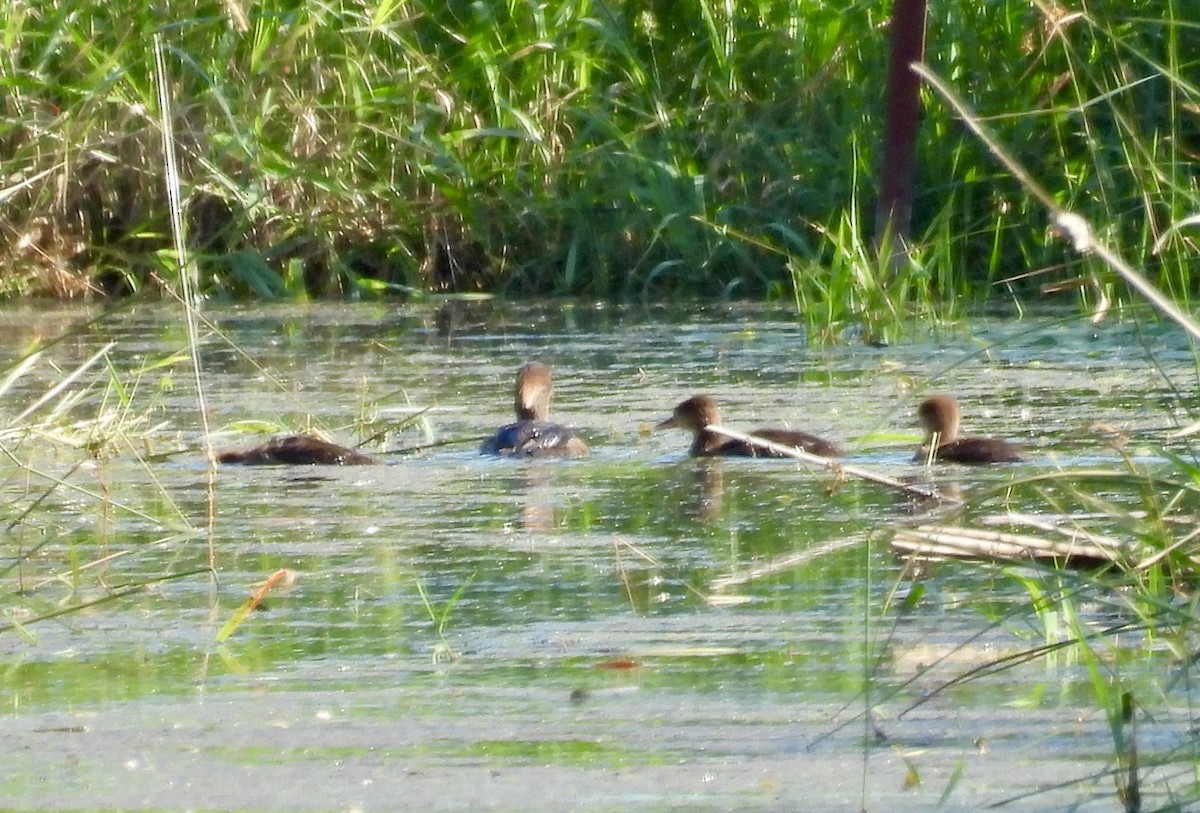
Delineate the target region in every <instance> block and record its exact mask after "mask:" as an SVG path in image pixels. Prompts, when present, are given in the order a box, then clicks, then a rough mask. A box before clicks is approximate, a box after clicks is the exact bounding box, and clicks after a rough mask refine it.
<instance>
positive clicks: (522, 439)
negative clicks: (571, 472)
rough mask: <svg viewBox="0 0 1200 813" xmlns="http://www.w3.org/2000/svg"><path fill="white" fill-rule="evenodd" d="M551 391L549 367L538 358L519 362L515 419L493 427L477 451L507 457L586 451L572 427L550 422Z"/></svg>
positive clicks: (574, 455)
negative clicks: (521, 363) (491, 432)
mask: <svg viewBox="0 0 1200 813" xmlns="http://www.w3.org/2000/svg"><path fill="white" fill-rule="evenodd" d="M553 392H554V386H553V384H552V382H551V379H550V368H549V367H547V366H546V365H545V364H542V363H541V362H540V361H530V362H526V363H525V364H523V365H521V369H519V370H517V385H516V388H515V395H514V398H513V407H514V409H515V411H516V413H517V420H516V422H515V423H510V424H506V425H505V426H501V427H500V428H499V429H497V430H496V434H494V435H492V436H491V437H490V438H488V439H487V440H485V441H484V442H483V445H482V446H480V447H479V451H480V452H481V453H482V454H495V455H506V456H511V457H580V456H582V455H585V454H587V453H588V447H587V444H586V443H584V442H583V441H582V440H581V439H580V438H579V437H578V436H577V435H576V434H575V432H574V430H572V429H570V428H569V427H566V426H563V425H561V424H557V423H551V422H550V396H551V395H552V394H553Z"/></svg>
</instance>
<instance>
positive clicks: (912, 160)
mask: <svg viewBox="0 0 1200 813" xmlns="http://www.w3.org/2000/svg"><path fill="white" fill-rule="evenodd" d="M925 14H926V0H894V2H893V4H892V20H891V38H892V42H891V45H892V53H891V59H890V61H889V63H888V78H887V98H886V99H885V101H884V104H885V108H884V114H883V158H882V164H881V166H880V176H881V177H880V184H879V204H878V207H877V208H876V210H875V251H876V253H877V254H878V253H879V252H880V251H888V252H890V255H891V257H890V262H889V263H888V267H889V268H892V269H894V268H896V266H897V264H898V263H900V262H901V261H903V260H904V259H905V258H906V257H907V256H908V244H909V238H910V237H911V236H912V207H913V182H914V179H915V177H916V152H917V127H918V125H919V124H920V120H921V97H920V90H921V80H920V78H919V77H918V76H917V75H916V74H915V73H913V72H912V70H911V69H910V67H909V66H910V65H912V63H914V62H921V61H923V60H924V58H925ZM889 231H890V234H891V242H890V245H888V246H885V245H883V241H884V236H885V235H887V234H888V233H889Z"/></svg>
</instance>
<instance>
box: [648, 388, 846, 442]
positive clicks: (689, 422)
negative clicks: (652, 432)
mask: <svg viewBox="0 0 1200 813" xmlns="http://www.w3.org/2000/svg"><path fill="white" fill-rule="evenodd" d="M720 425H721V409H720V407H718V406H717V402H716V401H715V400H713V399H712V398H710V397H709V396H707V395H694V396H692V397H691V398H689V399H687V400H686V401H684V402H682V403H680V404H679V405H678V406H676V407H675V410H674V411H673V412H672V413H671V417H669V418H667V419H666V420H665V421H663V422H662V423H660V424H658V425H657V426H656V427H655V429H670V428H673V427H674V428H679V429H686V430H688V431H689V432H691V433H692V445H691V448H690V449H689V450H688V452H689V454H691V455H692V456H693V457H783V456H784V455H780V454H777V453H776V452H773V451H771V450H770V449H763V448H761V447H758V446H754V445H752V444H749V443H746V442H745V441H741V440H734V439H733V438H727V437H724V436H722V435H718V434H717V433H716V432H712V431H709V429H708V427H710V426H720ZM750 434H752V435H754V436H755V437H760V438H763V439H764V440H770V441H774V442H775V443H779V444H782V445H784V446H794V447H796V448H798V449H802V450H803V451H806V452H808V453H810V454H815V455H820V456H822V457H840V456H841V455H842V454H844V452H843V450H842V448H841V447H840V446H838V445H837V444H836V443H831V442H830V441H827V440H824V439H822V438H819V437H817V436H815V435H810V434H808V433H807V432H796V431H794V430H791V429H772V428H769V427H764V428H761V429H755V430H754V431H753V432H751V433H750Z"/></svg>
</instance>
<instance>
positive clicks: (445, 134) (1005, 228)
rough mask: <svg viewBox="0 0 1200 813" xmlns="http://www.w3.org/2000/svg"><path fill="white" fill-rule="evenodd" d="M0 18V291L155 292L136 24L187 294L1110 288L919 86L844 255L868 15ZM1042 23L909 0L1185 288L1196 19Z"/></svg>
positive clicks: (657, 7) (193, 8) (757, 5)
mask: <svg viewBox="0 0 1200 813" xmlns="http://www.w3.org/2000/svg"><path fill="white" fill-rule="evenodd" d="M0 7H2V9H3V13H4V17H5V20H6V28H5V33H4V36H5V40H6V41H5V43H4V45H5V52H6V54H7V57H6V59H5V60H4V62H3V64H2V65H0V91H2V95H3V99H4V105H3V106H2V107H0V169H2V170H3V177H4V178H5V181H4V185H3V187H2V188H0V222H3V223H4V224H5V225H6V226H7V228H6V229H5V230H4V232H3V237H2V238H0V259H2V260H3V268H4V269H5V271H4V273H3V276H2V277H0V291H3V292H5V293H7V294H9V295H12V294H16V293H33V292H38V293H51V294H56V295H59V296H71V295H79V294H80V293H82V292H85V291H87V290H89V289H98V290H105V291H123V290H144V289H147V288H150V289H153V288H157V287H160V286H164V285H166V286H170V285H173V282H174V279H175V276H176V274H177V266H178V263H177V261H176V254H175V252H174V250H173V249H172V246H171V241H170V239H169V234H170V223H169V217H168V213H167V210H168V207H167V206H166V194H165V188H166V184H165V179H164V169H163V167H164V159H163V157H162V152H163V151H162V140H161V136H160V134H159V126H160V125H159V117H158V112H157V111H158V108H159V104H158V100H157V94H156V90H155V86H154V85H155V83H154V81H153V77H154V76H155V70H154V57H153V49H152V46H151V43H152V41H153V37H154V36H155V35H159V36H160V37H161V38H162V41H163V43H164V44H165V46H166V68H167V73H168V74H169V77H170V80H169V91H170V95H171V104H172V109H171V111H170V114H171V118H170V120H171V122H172V129H173V130H174V138H175V143H176V145H177V152H178V156H179V157H178V160H179V163H180V168H181V184H182V192H183V199H184V204H185V207H186V209H187V215H188V217H187V220H188V232H189V234H188V240H189V245H190V248H191V250H192V251H193V252H194V254H195V258H196V261H197V263H198V266H199V268H200V269H201V277H202V284H203V286H204V288H205V290H206V291H207V292H209V293H210V294H213V295H218V296H227V297H245V296H253V297H293V298H296V297H303V296H306V295H309V294H312V295H317V296H321V295H338V296H350V297H363V296H378V295H383V294H388V293H409V294H412V293H421V292H433V291H442V290H458V291H467V290H487V291H493V292H498V293H501V294H505V295H508V296H524V295H530V294H558V295H587V296H597V297H611V298H626V299H628V298H651V299H658V298H663V297H675V296H689V297H695V296H699V297H712V296H778V297H781V298H792V297H793V296H795V297H797V298H798V299H800V300H803V301H804V302H806V303H808V304H809V305H811V306H812V307H813V308H815V310H816V311H829V313H828V315H827V316H825V317H823V319H824V321H825V323H826V324H834V323H839V322H848V321H851V322H852V321H855V320H858V319H861V316H860V315H859V314H860V313H861V309H862V308H863V307H868V308H869V307H872V306H871V305H870V304H869V303H871V302H872V299H873V297H874V296H875V293H874V292H875V291H880V290H882V291H883V292H884V293H886V295H887V300H888V301H887V304H886V309H888V310H893V311H895V312H897V313H899V312H904V311H905V310H906V309H907V308H908V307H909V306H912V305H914V304H915V305H916V306H917V311H918V312H926V313H928V312H929V311H932V310H934V309H935V305H934V302H935V301H936V300H943V301H945V300H949V299H950V298H952V297H953V296H954V295H959V294H963V293H966V294H969V295H971V296H974V297H983V296H988V295H991V294H994V293H995V292H996V287H995V286H996V285H998V284H1000V283H1001V281H1003V280H1014V279H1017V278H1018V277H1022V276H1023V275H1026V274H1029V273H1031V272H1038V271H1039V270H1046V269H1051V270H1049V271H1047V273H1046V274H1045V275H1044V276H1042V277H1040V278H1035V282H1040V281H1043V280H1048V279H1061V278H1062V277H1064V276H1067V277H1071V276H1079V277H1082V278H1084V279H1085V280H1089V285H1091V283H1090V280H1091V279H1092V278H1093V277H1094V278H1095V284H1094V285H1091V287H1086V288H1084V289H1083V290H1084V291H1085V293H1086V295H1087V296H1089V297H1091V296H1093V295H1094V292H1096V291H1101V290H1103V289H1104V288H1105V287H1109V288H1114V286H1113V283H1112V281H1111V278H1109V277H1108V276H1107V275H1106V272H1105V271H1104V270H1103V269H1097V268H1095V267H1094V266H1093V264H1092V263H1091V261H1089V260H1088V259H1086V258H1085V259H1076V258H1073V257H1071V256H1070V255H1069V254H1068V253H1067V252H1066V251H1065V250H1064V248H1063V247H1061V246H1058V245H1055V244H1054V243H1053V242H1052V241H1047V240H1046V239H1045V218H1044V214H1043V213H1042V212H1041V211H1039V210H1038V208H1037V207H1036V205H1035V204H1032V203H1031V202H1030V201H1029V199H1028V196H1027V195H1025V193H1024V192H1023V190H1022V189H1021V188H1020V187H1019V186H1018V185H1017V184H1015V183H1014V182H1013V181H1012V179H1010V178H1008V177H1006V176H1005V175H1004V174H1002V173H1001V172H1000V171H999V170H998V169H997V166H996V164H995V163H994V162H992V161H991V160H990V158H989V157H988V155H987V153H986V150H985V149H984V148H983V147H982V146H981V145H980V144H978V143H977V142H976V141H975V140H974V139H972V138H971V137H970V136H969V134H967V133H966V132H965V130H964V128H963V127H962V126H961V125H960V124H959V123H958V122H957V121H956V120H955V119H954V117H953V115H952V114H951V113H950V111H949V110H948V108H947V107H946V106H945V105H944V104H941V103H939V102H938V101H937V100H936V99H934V98H932V97H927V98H926V119H925V122H924V126H923V130H922V133H921V142H920V144H921V146H920V156H919V159H918V166H919V178H918V183H919V195H918V199H917V201H916V206H915V217H916V223H915V228H914V234H915V235H917V236H918V237H917V246H916V255H917V256H918V258H919V263H918V265H919V268H917V269H915V270H914V271H913V272H912V273H911V276H910V277H907V278H905V279H904V280H902V283H903V284H902V285H901V286H900V288H899V291H898V292H897V291H896V290H893V287H892V285H891V282H892V281H891V280H888V279H879V278H878V276H877V275H874V272H873V271H872V269H871V268H870V267H869V263H866V262H865V261H864V259H863V257H862V256H860V255H861V247H860V246H859V245H858V244H859V243H860V242H861V239H862V236H861V233H860V232H861V229H860V228H859V225H858V224H861V223H869V222H870V221H871V220H872V218H871V217H869V216H868V214H869V207H870V206H871V202H872V200H873V197H874V188H873V183H874V180H873V179H874V177H875V164H876V159H877V151H878V150H877V141H878V137H879V111H880V110H881V108H882V105H881V93H882V86H883V78H884V77H883V64H884V62H885V54H886V26H885V25H884V23H885V20H884V19H883V18H882V17H880V16H879V15H880V12H879V11H877V10H876V9H874V8H873V7H871V6H868V5H864V4H854V3H848V2H847V3H840V4H827V5H821V6H813V5H812V4H808V3H801V2H799V0H791V2H785V3H766V2H761V1H760V2H749V3H744V4H741V5H740V6H739V7H738V10H737V14H736V15H734V16H732V17H730V16H729V15H728V14H727V11H726V7H725V6H724V5H721V4H717V3H713V2H702V3H699V4H695V5H692V6H682V7H681V6H678V5H677V4H663V3H661V2H650V3H640V4H634V3H628V2H589V1H588V0H553V1H552V2H548V3H544V4H539V5H533V4H526V3H515V2H510V3H507V4H499V5H497V4H469V3H465V2H451V3H429V2H425V1H424V0H416V2H412V3H407V4H399V3H382V4H366V3H359V2H347V3H343V4H337V5H335V6H331V5H324V4H303V5H300V6H295V5H293V4H286V3H267V4H255V5H253V6H240V5H239V4H237V3H226V4H206V3H195V2H193V3H183V4H175V5H173V6H172V8H171V12H172V18H171V19H170V20H164V19H162V17H161V16H160V15H158V14H156V13H155V12H154V11H153V10H151V9H149V8H147V7H144V6H141V5H135V4H130V3H125V2H120V0H118V2H114V3H109V4H104V5H97V4H90V3H89V4H85V3H79V2H70V1H69V0H68V1H67V2H62V3H57V4H52V5H51V6H48V7H39V9H38V10H37V12H36V13H34V12H33V11H32V10H31V7H29V6H28V5H27V4H20V3H11V2H8V3H3V4H2V5H0ZM236 9H240V11H241V14H242V15H244V17H242V16H241V15H239V14H237V13H235V12H234V10H236ZM1048 13H1049V12H1047V13H1046V14H1048ZM1046 14H1043V12H1042V11H1040V10H1039V9H1038V8H1037V7H1035V6H1032V5H1031V4H1028V3H1026V2H1016V0H1007V1H1006V2H1000V3H989V4H986V6H984V7H980V8H975V7H971V8H967V7H960V6H956V7H953V8H944V9H943V8H938V9H936V10H935V16H934V17H932V18H931V19H930V32H929V53H928V61H929V62H930V64H931V66H932V67H933V68H934V70H935V71H937V72H938V73H939V75H941V76H943V77H945V78H946V79H947V81H948V82H949V83H950V84H951V85H952V86H953V87H954V88H956V89H957V91H958V92H960V93H961V94H962V95H964V97H965V98H966V99H967V100H968V102H969V103H970V104H971V105H972V107H973V108H974V109H975V110H977V111H978V112H979V113H980V114H981V115H983V116H985V117H990V118H991V124H992V126H993V128H994V129H995V130H996V131H997V134H998V137H999V138H1000V139H1001V140H1002V141H1003V142H1004V143H1005V144H1006V145H1007V146H1008V147H1009V148H1010V149H1011V150H1013V152H1014V153H1015V155H1016V157H1017V158H1018V159H1019V160H1021V161H1022V162H1023V163H1025V164H1026V165H1029V166H1031V167H1032V168H1033V172H1034V174H1035V175H1036V176H1037V177H1038V178H1039V179H1040V180H1041V181H1042V182H1043V183H1044V184H1045V185H1047V187H1048V188H1050V189H1051V190H1053V191H1054V194H1055V195H1056V196H1057V197H1058V199H1059V202H1060V203H1061V204H1062V205H1064V206H1067V207H1069V208H1073V209H1079V210H1081V213H1082V214H1084V215H1085V216H1087V217H1089V219H1090V220H1092V221H1093V222H1096V223H1100V224H1102V226H1103V229H1104V230H1105V233H1106V235H1107V236H1109V237H1110V238H1111V239H1112V240H1113V241H1114V242H1115V243H1117V244H1119V245H1120V246H1121V247H1122V249H1123V251H1124V253H1125V255H1126V256H1127V257H1129V258H1130V259H1131V260H1132V261H1133V262H1134V263H1135V264H1137V265H1139V266H1141V267H1144V268H1146V269H1147V270H1148V272H1149V273H1150V275H1151V277H1152V278H1153V279H1154V280H1156V281H1157V282H1158V283H1159V284H1160V285H1161V286H1162V287H1164V288H1165V289H1166V290H1167V291H1168V292H1169V293H1170V294H1171V295H1172V296H1174V297H1177V298H1178V299H1180V300H1182V301H1185V302H1186V301H1189V300H1190V297H1191V296H1192V295H1193V288H1194V285H1195V279H1194V278H1195V268H1196V260H1195V257H1196V252H1195V251H1194V245H1193V243H1192V242H1191V238H1192V237H1194V228H1193V229H1188V228H1183V229H1180V230H1178V231H1176V232H1173V233H1172V234H1171V236H1170V237H1169V238H1168V240H1167V242H1166V246H1165V249H1164V250H1163V251H1162V252H1160V253H1157V254H1156V253H1154V252H1153V250H1152V249H1153V245H1154V241H1155V239H1156V238H1158V237H1159V236H1160V235H1163V234H1164V233H1165V232H1166V231H1167V230H1168V229H1169V227H1170V226H1171V225H1172V224H1173V223H1179V222H1181V221H1182V220H1183V219H1184V218H1186V217H1187V216H1188V215H1193V214H1195V213H1196V212H1197V211H1200V191H1198V189H1197V180H1196V177H1195V173H1194V172H1192V171H1191V170H1190V168H1189V167H1190V166H1191V164H1192V163H1194V161H1195V160H1196V158H1197V155H1198V154H1200V116H1198V115H1197V113H1196V110H1197V107H1198V106H1200V90H1198V82H1197V74H1198V70H1197V57H1196V54H1200V27H1198V26H1197V24H1195V23H1193V22H1191V21H1190V20H1189V19H1188V15H1186V14H1185V13H1184V10H1183V9H1182V8H1181V6H1180V5H1179V4H1178V3H1177V2H1172V0H1154V2H1151V1H1150V0H1142V2H1134V3H1128V2H1121V3H1118V2H1115V0H1112V1H1111V2H1100V3H1095V4H1091V5H1089V7H1088V10H1087V12H1086V14H1082V15H1073V16H1069V17H1064V18H1062V19H1057V20H1050V19H1048V18H1047V16H1046ZM846 224H853V228H854V230H855V233H853V234H849V233H847V232H846V229H847V225H846ZM798 269H800V270H798ZM795 281H799V282H800V284H799V285H798V287H797V288H798V289H797V290H793V282H795ZM1032 284H1034V283H1031V282H1029V281H1028V280H1026V281H1023V282H1008V283H1004V290H1005V291H1006V292H1008V291H1011V292H1012V293H1011V295H1013V296H1017V297H1019V296H1021V295H1023V294H1026V293H1027V292H1028V291H1029V290H1030V287H1031V285H1032ZM851 290H854V291H856V293H855V294H854V299H855V302H854V304H853V305H851V306H850V307H848V308H847V309H845V310H839V302H840V301H841V299H843V298H846V296H847V293H846V292H847V291H851ZM1114 290H1115V293H1117V294H1119V293H1120V292H1121V289H1120V288H1114ZM830 296H835V297H837V298H836V299H829V297H830ZM868 322H869V320H868ZM864 329H865V331H866V332H868V333H871V332H873V331H874V330H875V327H874V326H873V325H871V324H869V323H868V324H865V325H864Z"/></svg>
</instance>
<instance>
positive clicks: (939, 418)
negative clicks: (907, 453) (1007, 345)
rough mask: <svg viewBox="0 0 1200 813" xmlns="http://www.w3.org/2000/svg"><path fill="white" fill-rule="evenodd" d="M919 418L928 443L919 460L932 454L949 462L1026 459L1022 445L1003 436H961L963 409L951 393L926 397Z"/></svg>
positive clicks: (982, 462)
mask: <svg viewBox="0 0 1200 813" xmlns="http://www.w3.org/2000/svg"><path fill="white" fill-rule="evenodd" d="M917 417H918V418H919V419H920V421H921V426H922V427H924V429H925V442H924V443H922V444H921V448H920V449H919V450H918V451H917V454H916V458H915V459H916V460H917V461H925V460H928V459H929V458H930V457H932V458H933V459H934V460H942V461H945V462H947V463H967V464H970V465H984V464H988V463H1017V462H1020V461H1022V460H1025V459H1026V457H1025V453H1024V452H1023V451H1022V449H1021V447H1020V446H1017V445H1015V444H1012V443H1009V442H1008V441H1006V440H1001V439H1000V438H982V437H966V438H960V437H959V436H958V428H959V424H960V423H961V421H962V412H961V410H960V409H959V406H958V401H956V400H955V399H954V398H952V397H950V396H949V395H933V396H930V397H929V398H926V399H925V400H924V401H922V402H921V406H919V407H918V408H917Z"/></svg>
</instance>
